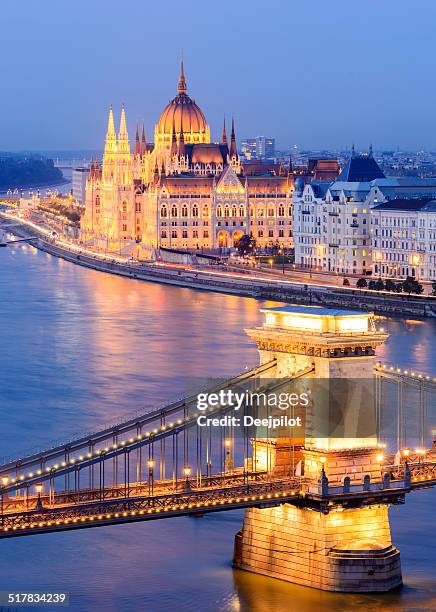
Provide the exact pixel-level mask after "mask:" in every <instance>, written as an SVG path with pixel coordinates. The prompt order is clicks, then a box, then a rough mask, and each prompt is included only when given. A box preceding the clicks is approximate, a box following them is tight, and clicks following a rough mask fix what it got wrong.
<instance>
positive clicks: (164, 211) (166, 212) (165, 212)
mask: <svg viewBox="0 0 436 612" xmlns="http://www.w3.org/2000/svg"><path fill="white" fill-rule="evenodd" d="M167 215H168V211H167V207H166V206H162V208H161V209H160V216H161V217H166V216H167Z"/></svg>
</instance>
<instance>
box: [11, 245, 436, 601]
mask: <svg viewBox="0 0 436 612" xmlns="http://www.w3.org/2000/svg"><path fill="white" fill-rule="evenodd" d="M0 265H1V268H2V274H1V275H0V309H1V339H2V343H1V346H2V350H1V351H0V423H1V425H0V454H2V455H8V454H13V455H17V454H19V453H20V452H22V451H23V450H24V449H27V448H29V447H35V446H46V445H47V443H48V442H49V441H50V440H51V439H55V438H65V437H68V436H69V435H70V434H72V433H74V432H76V431H83V430H89V429H96V428H98V427H99V426H100V425H102V424H105V423H107V422H111V421H113V420H114V419H115V418H116V417H117V416H118V415H120V414H127V413H130V412H132V411H135V410H137V409H138V408H140V407H151V406H155V405H156V404H157V403H160V402H162V401H165V400H168V399H170V398H174V397H175V396H177V395H178V394H179V393H182V392H183V391H184V388H185V384H186V378H188V377H191V376H193V375H195V376H201V377H211V376H213V377H215V376H229V375H232V374H235V373H237V372H240V371H242V370H243V369H244V368H245V366H246V365H250V366H251V365H255V364H256V363H257V361H258V354H257V350H256V347H255V346H254V345H253V344H251V343H250V341H249V339H248V337H247V336H246V335H245V333H244V328H245V327H249V326H253V325H255V324H257V323H258V322H260V320H261V317H260V315H259V305H260V304H259V302H257V301H255V300H252V299H247V298H239V297H236V296H226V295H219V294H212V293H207V292H200V291H190V290H188V289H180V288H173V287H166V286H163V285H158V284H152V283H141V282H139V281H133V280H127V279H123V278H120V277H116V276H112V275H106V274H101V273H97V272H93V271H91V270H86V269H84V268H80V267H77V266H74V265H72V264H68V263H66V262H63V261H62V260H58V259H56V258H53V257H51V256H46V255H44V254H41V253H38V252H36V251H35V249H33V248H30V247H28V246H26V245H23V246H21V247H18V246H16V247H13V248H8V249H2V251H1V253H0ZM268 305H273V303H269V304H268ZM382 324H383V325H384V326H385V327H386V328H387V329H388V331H389V333H391V338H390V339H389V341H388V343H387V345H386V346H385V347H384V348H383V358H384V359H385V360H387V361H389V362H392V363H395V364H403V365H404V366H407V367H410V366H413V367H414V368H416V369H417V370H418V369H422V370H423V371H426V372H432V371H434V363H435V362H436V360H435V357H436V345H435V343H434V338H435V331H436V330H435V325H436V322H434V321H425V322H424V323H421V322H419V323H417V322H414V321H400V320H385V321H383V323H382ZM435 501H436V497H435V493H434V492H432V491H426V492H423V493H416V494H414V495H412V496H409V499H408V500H407V505H406V506H405V507H400V508H395V509H394V512H393V515H394V516H393V520H392V524H393V537H394V541H395V543H396V544H397V545H398V546H399V548H400V549H401V550H402V555H403V568H404V571H405V582H406V585H407V588H406V589H405V590H404V591H403V592H402V593H401V594H395V595H390V596H374V597H373V596H364V597H362V596H353V595H347V596H345V595H335V594H325V593H320V592H318V591H313V590H311V589H304V588H301V587H296V586H293V585H289V584H286V583H283V582H280V581H277V580H273V579H269V578H265V577H261V576H256V575H253V574H248V573H245V572H240V571H237V572H234V571H233V570H232V568H231V564H230V560H231V558H232V552H233V538H234V535H235V533H236V532H237V531H238V529H239V527H240V525H241V521H242V513H241V512H231V513H221V514H216V515H210V516H205V517H203V518H202V519H200V520H198V519H171V520H165V521H157V522H150V523H141V524H132V525H128V526H122V527H121V526H119V527H111V528H103V529H92V530H83V531H78V532H72V533H65V534H52V535H50V536H32V537H31V538H24V539H22V540H20V539H17V540H10V541H5V542H2V543H1V551H2V555H1V560H0V590H5V589H14V588H16V589H23V588H25V589H26V590H42V589H49V588H51V589H54V588H56V589H64V590H66V591H69V592H70V593H71V601H72V605H71V609H72V610H75V611H76V610H77V611H82V610H83V611H85V610H86V611H88V610H105V611H108V612H110V611H111V610H114V611H115V610H123V611H126V612H128V611H136V610H152V611H153V612H161V611H166V610H168V611H169V610H175V609H177V610H178V611H182V612H184V611H191V610H197V609H200V610H202V612H207V611H209V610H210V611H214V612H216V611H217V610H223V611H224V610H229V611H230V610H253V611H255V612H256V611H259V612H260V611H263V610H265V611H266V610H268V611H270V610H276V611H278V612H281V611H282V610H283V611H284V610H287V611H288V610H298V611H305V610H309V609H311V610H313V609H317V610H320V609H323V610H329V609H331V610H349V609H350V608H362V609H363V608H365V609H368V610H371V609H375V608H380V609H382V610H402V609H403V610H406V609H410V608H412V607H413V608H414V609H421V610H424V609H425V610H431V609H436V605H435V601H434V591H435V585H434V560H435V557H434V552H433V549H432V546H431V539H430V538H429V537H428V534H430V533H433V516H432V513H431V505H432V504H434V503H435ZM35 561H37V562H35ZM432 598H433V599H432Z"/></svg>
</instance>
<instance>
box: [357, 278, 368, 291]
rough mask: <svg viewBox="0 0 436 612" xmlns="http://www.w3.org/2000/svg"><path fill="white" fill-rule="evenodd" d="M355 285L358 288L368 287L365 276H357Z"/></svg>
mask: <svg viewBox="0 0 436 612" xmlns="http://www.w3.org/2000/svg"><path fill="white" fill-rule="evenodd" d="M356 287H357V288H358V289H365V287H368V282H367V280H366V278H359V280H358V281H357V283H356Z"/></svg>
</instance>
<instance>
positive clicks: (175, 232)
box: [171, 230, 177, 238]
mask: <svg viewBox="0 0 436 612" xmlns="http://www.w3.org/2000/svg"><path fill="white" fill-rule="evenodd" d="M171 238H177V230H171Z"/></svg>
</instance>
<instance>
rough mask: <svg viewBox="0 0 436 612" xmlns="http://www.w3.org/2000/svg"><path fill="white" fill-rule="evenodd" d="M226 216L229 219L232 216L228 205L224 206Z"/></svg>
mask: <svg viewBox="0 0 436 612" xmlns="http://www.w3.org/2000/svg"><path fill="white" fill-rule="evenodd" d="M224 216H225V217H229V216H230V209H229V207H228V206H227V204H226V205H225V206H224Z"/></svg>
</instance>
